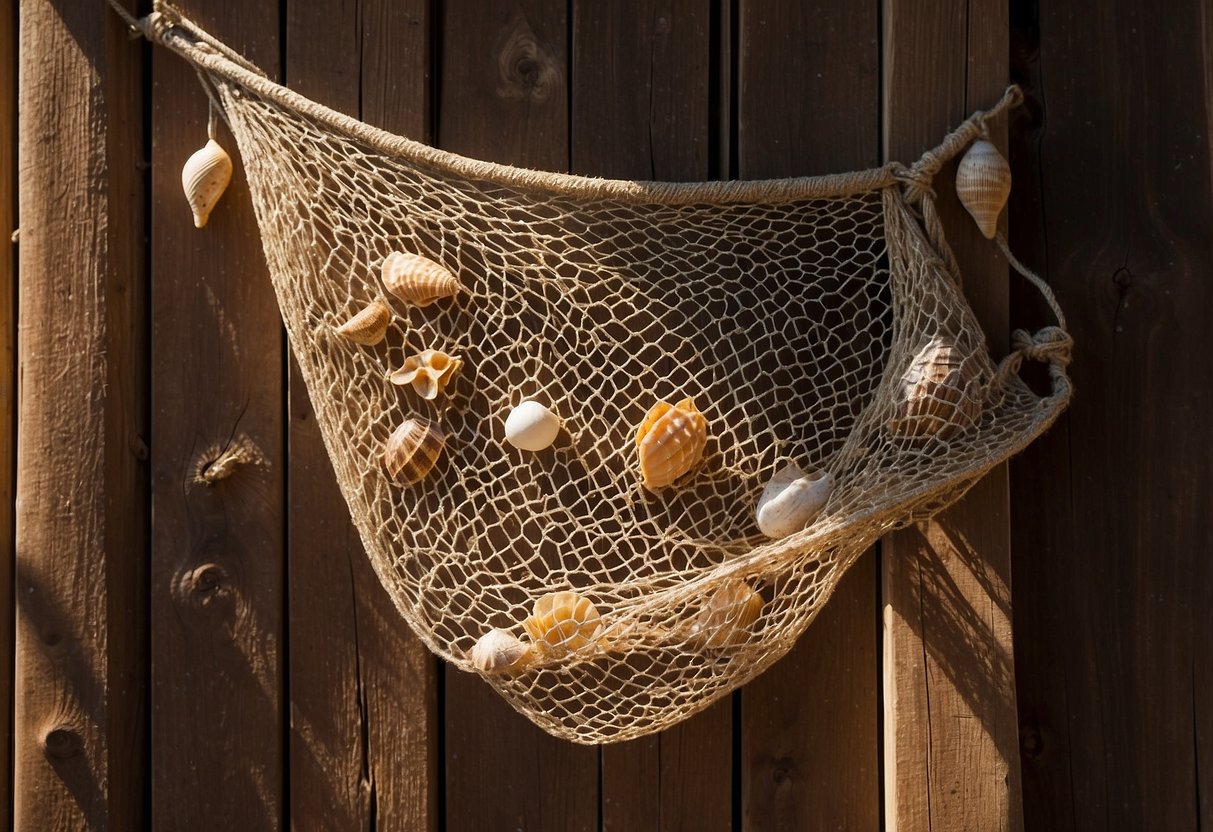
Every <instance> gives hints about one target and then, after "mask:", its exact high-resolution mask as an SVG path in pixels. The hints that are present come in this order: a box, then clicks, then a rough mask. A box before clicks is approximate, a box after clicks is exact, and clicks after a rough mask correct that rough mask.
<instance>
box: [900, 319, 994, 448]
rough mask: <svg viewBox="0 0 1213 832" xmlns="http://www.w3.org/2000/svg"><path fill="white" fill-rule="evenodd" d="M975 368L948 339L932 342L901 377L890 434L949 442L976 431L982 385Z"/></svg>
mask: <svg viewBox="0 0 1213 832" xmlns="http://www.w3.org/2000/svg"><path fill="white" fill-rule="evenodd" d="M973 364H974V362H973V361H972V360H971V357H969V356H966V354H965V353H964V352H962V351H961V350H960V349H959V348H958V347H957V346H956V345H955V344H953V343H952V342H950V341H949V340H948V339H946V338H934V339H932V340H931V341H930V342H929V343H928V344H927V345H926V346H925V347H923V348H922V349H921V350H919V351H918V353H917V355H915V356H914V359H913V361H911V362H910V366H909V368H908V369H907V370H906V372H905V374H904V375H903V376H902V379H901V386H900V388H899V390H898V393H897V400H896V405H895V409H894V414H893V419H892V420H891V421H890V422H889V428H890V430H892V431H893V432H894V433H896V434H898V435H900V436H913V437H925V436H937V437H939V438H940V439H947V438H948V437H949V436H953V435H955V434H956V433H957V432H958V431H960V432H964V431H967V430H970V429H971V428H973V427H975V426H976V424H977V421H978V419H980V417H981V382H980V380H979V379H978V378H977V372H976V370H975V369H974V366H973Z"/></svg>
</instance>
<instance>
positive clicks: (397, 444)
mask: <svg viewBox="0 0 1213 832" xmlns="http://www.w3.org/2000/svg"><path fill="white" fill-rule="evenodd" d="M445 444H446V435H445V434H444V433H443V432H442V429H441V428H440V427H438V425H436V424H435V423H433V422H431V421H430V420H429V419H424V418H421V417H414V418H411V419H406V420H405V422H404V424H402V425H401V426H400V427H398V428H396V430H395V431H393V432H392V435H391V436H389V437H388V439H387V441H386V442H385V443H384V445H383V464H384V466H385V467H386V468H387V471H388V474H389V475H390V476H391V477H392V479H394V480H396V481H397V482H402V483H405V484H412V483H415V482H420V481H421V480H422V479H424V478H425V475H426V474H428V473H429V472H430V469H432V468H433V467H434V465H435V463H437V462H438V457H440V456H441V455H442V448H443V446H444V445H445Z"/></svg>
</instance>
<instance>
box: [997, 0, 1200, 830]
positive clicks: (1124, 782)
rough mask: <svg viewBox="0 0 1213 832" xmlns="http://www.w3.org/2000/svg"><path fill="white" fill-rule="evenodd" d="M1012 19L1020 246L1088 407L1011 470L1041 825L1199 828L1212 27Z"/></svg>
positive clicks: (1030, 772) (1127, 16)
mask: <svg viewBox="0 0 1213 832" xmlns="http://www.w3.org/2000/svg"><path fill="white" fill-rule="evenodd" d="M1012 9H1013V20H1014V22H1015V24H1016V25H1015V31H1014V39H1013V44H1014V50H1013V55H1014V56H1015V64H1014V71H1015V75H1016V78H1017V80H1020V81H1021V82H1023V83H1025V84H1026V85H1027V91H1028V96H1027V105H1026V106H1025V108H1024V112H1023V114H1022V116H1021V118H1020V120H1019V121H1017V122H1016V124H1015V128H1016V129H1015V131H1014V133H1015V134H1016V135H1018V136H1020V137H1021V140H1020V141H1018V142H1016V144H1015V145H1014V146H1013V148H1012V150H1013V153H1012V156H1011V161H1012V170H1013V174H1014V176H1015V181H1016V187H1015V190H1014V191H1013V192H1012V216H1011V232H1012V238H1011V242H1012V245H1013V246H1014V248H1015V249H1016V251H1017V253H1018V254H1019V255H1020V256H1021V258H1022V259H1024V260H1025V261H1026V262H1027V263H1028V264H1029V265H1032V266H1033V267H1035V268H1036V269H1038V270H1039V271H1040V272H1041V273H1042V274H1043V275H1044V276H1045V277H1046V278H1047V279H1048V280H1049V282H1050V283H1051V284H1052V285H1053V287H1054V288H1055V290H1056V292H1057V295H1058V299H1059V301H1060V302H1061V304H1062V307H1063V308H1064V309H1065V310H1066V313H1067V316H1068V318H1069V323H1070V327H1071V330H1072V332H1073V335H1074V339H1075V350H1074V362H1073V364H1072V365H1071V373H1072V377H1073V379H1074V383H1075V388H1076V394H1075V396H1074V401H1073V404H1072V405H1071V407H1070V410H1069V411H1068V413H1067V414H1066V415H1065V416H1064V417H1063V419H1062V421H1061V422H1060V423H1059V424H1058V425H1057V426H1056V427H1055V428H1054V429H1053V430H1052V431H1051V432H1050V433H1049V434H1048V435H1047V436H1045V437H1044V438H1043V439H1042V440H1041V441H1039V442H1038V443H1037V444H1035V445H1034V446H1032V447H1031V448H1029V449H1028V450H1027V451H1026V452H1025V453H1024V454H1023V455H1022V456H1020V457H1019V458H1017V459H1016V460H1015V461H1014V462H1013V463H1012V466H1011V469H1012V485H1013V488H1012V494H1013V501H1012V511H1013V514H1012V517H1013V521H1014V522H1013V524H1012V528H1013V530H1014V537H1013V542H1014V547H1015V558H1016V560H1015V570H1016V573H1015V595H1014V600H1015V613H1016V633H1015V635H1016V639H1015V643H1016V668H1017V671H1018V674H1017V680H1018V686H1019V702H1020V720H1021V724H1022V749H1023V758H1024V759H1023V773H1024V804H1025V813H1026V818H1027V821H1028V824H1027V825H1028V827H1029V828H1046V827H1056V828H1061V827H1064V828H1074V829H1084V828H1096V827H1097V828H1101V829H1111V830H1122V829H1123V830H1129V829H1202V828H1204V829H1207V828H1210V826H1211V824H1213V765H1210V760H1213V693H1211V691H1213V650H1211V649H1210V643H1211V637H1213V558H1211V557H1210V543H1209V541H1210V540H1213V511H1211V510H1210V499H1209V494H1210V490H1211V488H1210V486H1211V485H1213V482H1211V480H1213V477H1211V470H1210V469H1211V467H1213V438H1211V434H1210V431H1209V425H1210V422H1211V421H1213V353H1211V352H1210V350H1209V348H1208V333H1209V311H1210V309H1213V286H1211V284H1210V282H1209V275H1210V273H1211V272H1213V262H1211V261H1213V246H1211V245H1210V225H1211V222H1213V204H1211V203H1213V187H1211V186H1213V183H1211V181H1210V165H1211V162H1213V149H1211V147H1210V141H1211V139H1210V136H1213V132H1211V131H1210V118H1211V116H1210V113H1211V109H1213V108H1211V105H1210V90H1211V89H1213V63H1211V60H1213V50H1211V48H1210V47H1211V46H1213V27H1211V23H1213V19H1211V17H1210V10H1209V8H1208V4H1201V3H1195V2H1188V3H1168V4H1165V6H1164V7H1155V6H1142V5H1139V4H1135V3H1130V2H1121V1H1120V0H1117V1H1116V2H1109V3H1105V4H1101V5H1095V6H1092V5H1088V4H1078V3H1074V2H1071V0H1054V2H1051V3H1048V4H1043V3H1042V4H1030V3H1014V4H1013V6H1012ZM1058 67H1065V71H1064V72H1060V71H1058ZM1014 310H1015V316H1014V317H1015V318H1016V319H1019V318H1027V319H1030V320H1033V321H1042V320H1047V318H1045V313H1044V312H1043V310H1042V309H1041V307H1040V304H1039V303H1038V302H1037V301H1036V299H1035V298H1034V297H1032V293H1030V292H1018V291H1017V292H1016V294H1015V296H1014Z"/></svg>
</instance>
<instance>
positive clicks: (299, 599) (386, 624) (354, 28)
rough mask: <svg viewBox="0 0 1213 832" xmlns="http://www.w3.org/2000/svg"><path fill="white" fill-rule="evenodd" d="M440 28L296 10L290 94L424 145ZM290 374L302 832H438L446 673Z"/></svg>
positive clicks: (294, 764) (311, 8) (422, 16)
mask: <svg viewBox="0 0 1213 832" xmlns="http://www.w3.org/2000/svg"><path fill="white" fill-rule="evenodd" d="M428 22H429V21H428V4H426V3H421V2H412V3H393V4H386V3H384V2H380V1H379V0H363V2H361V3H359V4H354V5H351V4H347V3H343V2H340V0H332V1H331V2H319V3H307V4H290V5H289V6H288V7H287V21H286V24H287V25H286V82H287V83H288V84H289V86H290V87H291V88H292V89H294V90H296V91H298V92H300V93H302V94H303V95H306V96H308V97H309V98H312V99H314V100H316V101H319V102H321V103H323V104H326V105H328V106H331V107H334V108H336V109H338V110H341V111H343V112H346V113H350V114H353V115H354V116H356V117H357V116H358V115H359V106H360V103H361V105H362V109H363V110H364V112H363V113H362V115H363V117H364V118H367V119H369V120H370V121H371V122H372V123H375V124H377V125H379V126H383V127H386V128H387V129H392V130H398V131H400V132H403V133H405V134H406V135H421V136H424V134H425V126H426V120H427V119H426V116H427V111H426V110H427V99H428V87H427V75H428V69H429V67H428V56H429V52H428V33H429V27H428ZM410 38H411V39H412V40H411V41H410ZM401 78H403V79H407V82H405V83H391V84H390V85H389V84H388V83H386V82H389V81H390V82H399V81H400V79H401ZM363 86H365V87H366V88H367V89H366V91H365V92H364V91H363V90H362V89H361V88H362V87H363ZM388 90H390V91H391V92H390V94H388V95H385V91H388ZM368 93H369V94H368ZM385 101H386V102H390V106H385ZM290 366H291V372H290V379H289V381H290V399H289V407H290V420H289V453H290V465H289V483H288V494H289V498H288V512H287V516H288V522H289V528H288V536H289V569H288V575H289V600H288V605H287V606H288V610H289V619H290V647H291V665H290V684H289V689H290V696H291V703H290V709H291V710H290V714H291V735H290V737H291V742H290V774H291V776H290V789H291V804H290V805H291V817H292V818H293V825H294V826H296V827H297V828H300V829H307V828H312V827H315V828H325V829H368V830H369V829H377V828H385V829H416V830H423V829H434V828H436V827H437V818H438V815H437V800H436V796H437V789H436V777H437V772H436V763H437V749H438V737H437V730H436V728H437V726H436V713H437V703H436V690H437V681H436V670H437V661H436V659H435V658H434V657H433V656H432V655H431V654H430V653H429V651H428V650H426V649H425V648H424V646H423V645H422V644H421V643H420V642H419V641H418V640H417V639H416V638H415V637H414V636H413V635H412V634H411V633H410V632H409V629H408V626H407V624H405V622H404V619H403V618H401V617H400V615H399V614H398V613H397V612H396V609H395V607H394V606H393V604H392V602H391V599H390V598H389V597H388V596H387V593H386V592H384V590H383V588H382V586H381V585H380V583H379V580H378V578H377V577H376V576H375V573H374V570H373V569H372V568H371V565H370V562H369V561H368V560H367V558H366V554H365V552H364V550H363V547H362V544H361V541H360V540H359V538H358V534H357V532H356V531H355V530H354V528H353V524H352V523H351V521H350V516H349V510H348V508H347V507H346V504H345V501H344V500H343V499H342V497H341V494H340V492H339V490H338V488H337V484H336V480H335V478H334V476H333V472H332V465H331V463H330V462H329V460H328V455H327V453H326V452H325V449H324V444H323V442H322V440H321V437H320V431H319V427H318V425H317V424H316V421H315V419H314V415H313V411H312V407H311V403H310V401H309V398H308V394H307V390H306V389H305V387H304V384H303V380H302V378H301V377H300V375H299V372H298V367H297V365H296V363H295V361H294V360H293V359H292V360H291V361H290Z"/></svg>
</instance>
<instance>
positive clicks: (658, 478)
mask: <svg viewBox="0 0 1213 832" xmlns="http://www.w3.org/2000/svg"><path fill="white" fill-rule="evenodd" d="M707 441H708V423H707V420H706V419H704V418H703V414H702V413H700V412H699V411H698V410H696V409H695V404H694V402H693V401H692V400H691V399H689V398H686V399H683V400H682V401H680V402H679V403H678V404H676V405H671V404H669V403H667V402H658V403H657V404H655V405H654V406H653V409H652V410H650V411H649V412H648V415H646V416H645V418H644V421H643V422H641V424H640V427H639V428H637V430H636V446H637V448H638V449H639V454H640V474H641V478H642V482H643V484H644V487H645V488H647V489H648V490H649V491H656V490H658V489H660V488H664V487H665V486H667V485H670V484H671V483H672V482H674V480H676V479H678V478H679V477H681V476H682V475H683V474H685V473H687V472H688V471H690V470H691V469H692V468H694V467H695V465H696V464H698V462H699V460H700V459H702V458H703V449H704V447H705V446H706V445H707Z"/></svg>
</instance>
